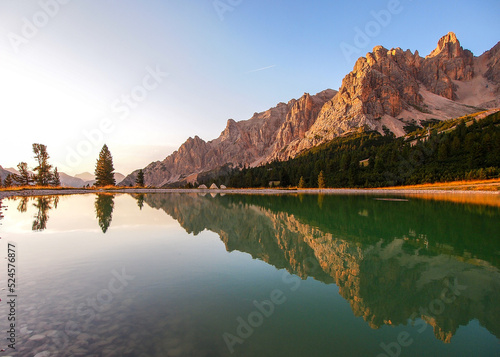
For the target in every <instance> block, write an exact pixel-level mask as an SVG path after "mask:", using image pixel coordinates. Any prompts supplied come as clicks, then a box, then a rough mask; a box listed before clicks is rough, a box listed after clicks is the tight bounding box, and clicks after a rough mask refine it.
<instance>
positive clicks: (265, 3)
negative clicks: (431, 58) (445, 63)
mask: <svg viewBox="0 0 500 357" xmlns="http://www.w3.org/2000/svg"><path fill="white" fill-rule="evenodd" d="M498 14H500V2H499V1H497V0H494V1H493V0H491V1H474V2H472V1H462V0H455V1H424V0H421V1H411V0H400V1H398V0H386V1H359V0H358V1H348V2H347V1H344V2H340V1H326V0H324V1H323V0H317V1H314V0H312V1H303V0H274V1H271V0H253V1H250V0H239V1H238V0H231V1H229V0H215V1H214V0H190V1H186V0H163V1H161V0H141V1H139V0H135V1H132V0H121V1H118V0H39V1H33V0H23V1H19V0H2V1H1V2H0V100H1V101H2V103H1V105H0V165H2V166H3V167H15V166H16V165H17V164H18V163H19V162H21V161H26V162H28V164H29V165H30V166H31V167H32V166H34V160H33V154H32V151H31V144H32V143H35V142H37V143H42V144H45V145H47V147H48V152H49V154H50V156H51V163H52V164H53V165H55V166H58V168H59V171H63V172H66V173H69V174H76V173H80V172H84V171H89V172H93V171H94V165H95V161H96V159H97V156H98V153H99V151H100V149H101V147H102V145H103V144H104V143H107V144H108V146H109V148H110V150H111V153H112V155H113V158H114V164H115V168H116V171H118V172H121V173H123V174H128V173H130V172H131V171H132V170H134V169H136V168H141V167H144V166H146V165H147V164H149V163H150V162H151V161H155V160H162V159H164V158H165V157H166V156H167V155H168V154H170V153H171V152H172V151H173V150H175V149H176V148H177V147H178V146H179V145H180V144H182V143H183V142H184V141H185V140H186V139H187V138H188V137H190V136H195V135H198V136H200V137H201V138H203V139H205V140H211V139H214V138H216V137H217V136H218V135H219V134H220V132H221V131H222V130H223V129H224V127H225V125H226V122H227V119H229V118H233V119H235V120H244V119H248V118H250V117H251V116H252V115H253V113H254V112H259V111H263V110H266V109H268V108H270V107H273V106H275V105H276V104H277V103H279V102H282V101H283V102H286V101H288V100H290V99H292V98H298V97H300V96H301V95H302V94H303V93H304V92H308V93H311V94H314V93H317V92H319V91H321V90H324V89H326V88H332V89H338V88H339V86H340V84H341V81H342V78H343V77H344V76H345V75H346V74H347V73H348V72H349V71H350V70H352V67H353V66H354V63H355V60H356V58H357V57H359V56H364V55H365V54H366V53H367V52H369V51H371V49H372V48H373V47H374V46H376V45H383V46H385V47H387V48H392V47H401V48H403V49H410V50H412V51H415V50H418V51H419V53H420V55H422V56H425V55H427V54H428V53H430V52H431V51H432V49H434V47H435V46H436V44H437V41H438V40H439V38H440V37H441V36H443V35H445V34H446V33H447V32H449V31H454V32H455V33H456V34H457V37H458V39H459V40H460V41H461V44H462V46H464V48H467V49H470V50H471V51H473V52H474V54H475V55H480V54H481V53H483V52H484V51H486V50H488V49H490V48H491V47H493V46H494V45H495V44H496V43H497V41H498V40H500V25H499V21H498Z"/></svg>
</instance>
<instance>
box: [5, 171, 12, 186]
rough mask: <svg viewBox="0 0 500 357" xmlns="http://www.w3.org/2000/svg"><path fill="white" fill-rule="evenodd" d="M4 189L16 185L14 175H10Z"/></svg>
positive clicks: (6, 179)
mask: <svg viewBox="0 0 500 357" xmlns="http://www.w3.org/2000/svg"><path fill="white" fill-rule="evenodd" d="M3 185H4V187H12V186H13V185H14V179H13V178H12V174H8V175H7V177H6V178H5V181H4V182H3Z"/></svg>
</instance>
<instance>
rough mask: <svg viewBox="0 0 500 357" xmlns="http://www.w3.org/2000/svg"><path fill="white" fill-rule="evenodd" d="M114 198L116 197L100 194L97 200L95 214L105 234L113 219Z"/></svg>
mask: <svg viewBox="0 0 500 357" xmlns="http://www.w3.org/2000/svg"><path fill="white" fill-rule="evenodd" d="M114 198H115V195H109V194H98V195H97V197H96V199H95V214H96V218H97V219H98V220H99V227H101V229H102V232H103V233H106V231H107V230H108V228H109V226H110V224H111V220H112V219H113V217H112V215H113V207H114V205H115V202H114Z"/></svg>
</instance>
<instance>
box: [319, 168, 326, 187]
mask: <svg viewBox="0 0 500 357" xmlns="http://www.w3.org/2000/svg"><path fill="white" fill-rule="evenodd" d="M318 187H319V188H325V187H326V183H325V174H324V173H323V170H321V171H320V173H319V175H318Z"/></svg>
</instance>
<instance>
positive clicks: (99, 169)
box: [95, 144, 116, 187]
mask: <svg viewBox="0 0 500 357" xmlns="http://www.w3.org/2000/svg"><path fill="white" fill-rule="evenodd" d="M113 171H115V168H114V167H113V157H112V156H111V152H110V151H109V149H108V146H107V145H106V144H104V146H103V147H102V149H101V152H100V153H99V159H97V164H96V167H95V185H96V186H98V187H99V186H114V185H115V184H116V181H115V174H114V172H113Z"/></svg>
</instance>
